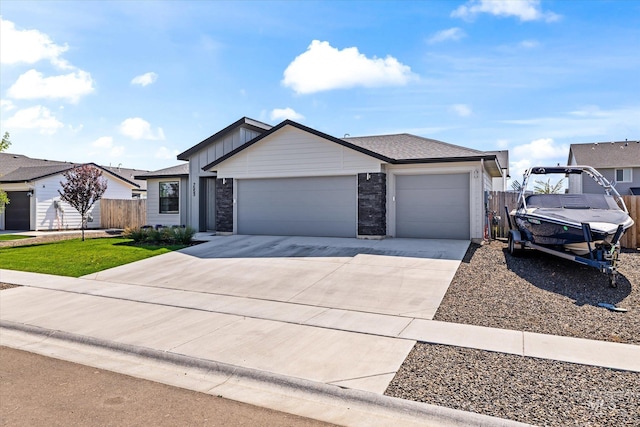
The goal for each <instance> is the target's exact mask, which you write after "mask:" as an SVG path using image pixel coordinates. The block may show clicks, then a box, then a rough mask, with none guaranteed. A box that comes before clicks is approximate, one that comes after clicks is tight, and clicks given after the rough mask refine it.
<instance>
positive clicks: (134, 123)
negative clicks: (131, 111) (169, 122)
mask: <svg viewBox="0 0 640 427" xmlns="http://www.w3.org/2000/svg"><path fill="white" fill-rule="evenodd" d="M120 132H121V133H122V134H123V135H125V136H128V137H129V138H131V139H150V140H163V139H164V131H163V130H162V128H157V129H156V130H155V131H154V130H153V129H151V124H150V123H149V122H148V121H146V120H144V119H141V118H140V117H131V118H128V119H126V120H124V121H123V122H122V123H120Z"/></svg>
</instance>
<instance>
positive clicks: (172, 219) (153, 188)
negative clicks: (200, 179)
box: [147, 177, 189, 226]
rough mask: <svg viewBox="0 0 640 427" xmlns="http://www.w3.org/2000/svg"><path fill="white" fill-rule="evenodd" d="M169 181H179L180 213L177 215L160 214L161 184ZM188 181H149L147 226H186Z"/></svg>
mask: <svg viewBox="0 0 640 427" xmlns="http://www.w3.org/2000/svg"><path fill="white" fill-rule="evenodd" d="M167 181H179V182H180V186H179V188H180V190H179V193H178V197H179V202H178V206H179V212H178V213H177V214H164V213H160V183H161V182H167ZM188 185H189V183H188V179H187V178H186V177H176V178H154V179H149V180H147V224H148V225H153V226H156V225H163V226H171V225H185V223H186V219H187V212H186V210H187V197H188Z"/></svg>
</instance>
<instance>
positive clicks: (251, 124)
mask: <svg viewBox="0 0 640 427" xmlns="http://www.w3.org/2000/svg"><path fill="white" fill-rule="evenodd" d="M239 127H247V128H249V129H251V130H253V131H256V132H265V131H268V130H270V129H271V125H268V124H266V123H262V122H259V121H258V120H254V119H250V118H248V117H243V118H241V119H240V120H238V121H236V122H234V123H231V124H230V125H229V126H227V127H226V128H224V129H222V130H221V131H219V132H216V133H215V134H213V135H211V136H210V137H208V138H206V139H205V140H203V141H201V142H199V143H198V144H196V145H194V146H193V147H191V148H189V149H188V150H186V151H183V152H182V153H180V154H178V160H189V157H190V156H192V155H193V154H195V153H197V152H198V151H200V150H202V149H204V148H205V147H208V146H209V145H211V144H213V143H215V142H216V141H218V140H219V139H220V138H223V137H224V136H226V135H227V134H229V133H230V132H233V131H234V130H236V129H237V128H239Z"/></svg>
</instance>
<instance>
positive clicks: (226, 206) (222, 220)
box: [216, 178, 233, 233]
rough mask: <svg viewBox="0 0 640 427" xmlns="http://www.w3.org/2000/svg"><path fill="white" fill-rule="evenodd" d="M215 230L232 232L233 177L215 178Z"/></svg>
mask: <svg viewBox="0 0 640 427" xmlns="http://www.w3.org/2000/svg"><path fill="white" fill-rule="evenodd" d="M216 232H219V233H233V178H227V179H217V180H216Z"/></svg>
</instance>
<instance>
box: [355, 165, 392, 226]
mask: <svg viewBox="0 0 640 427" xmlns="http://www.w3.org/2000/svg"><path fill="white" fill-rule="evenodd" d="M386 234H387V174H385V173H381V172H380V173H368V174H367V173H359V174H358V235H359V236H385V235H386Z"/></svg>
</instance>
